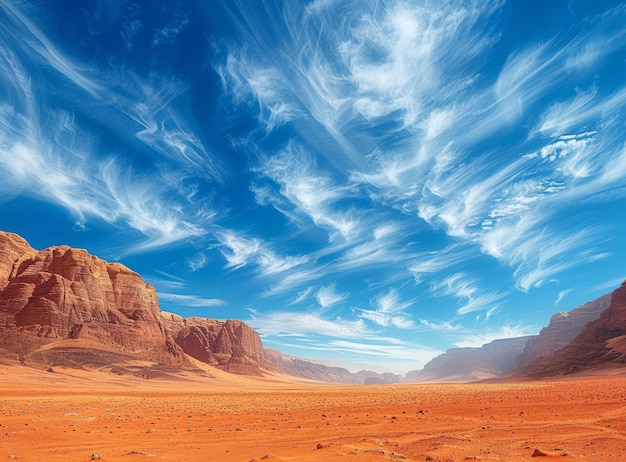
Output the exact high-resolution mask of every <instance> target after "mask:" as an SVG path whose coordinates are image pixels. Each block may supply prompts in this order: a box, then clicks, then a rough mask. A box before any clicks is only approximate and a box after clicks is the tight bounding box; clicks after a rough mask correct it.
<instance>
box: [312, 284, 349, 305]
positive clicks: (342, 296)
mask: <svg viewBox="0 0 626 462" xmlns="http://www.w3.org/2000/svg"><path fill="white" fill-rule="evenodd" d="M349 296H350V294H348V293H345V292H344V293H337V291H336V284H334V283H333V284H329V285H327V286H323V287H320V288H319V290H318V291H317V292H315V300H317V303H319V305H320V306H321V307H322V308H329V307H331V306H333V305H335V304H337V303H340V302H342V301H344V300H346V299H347V298H348V297H349Z"/></svg>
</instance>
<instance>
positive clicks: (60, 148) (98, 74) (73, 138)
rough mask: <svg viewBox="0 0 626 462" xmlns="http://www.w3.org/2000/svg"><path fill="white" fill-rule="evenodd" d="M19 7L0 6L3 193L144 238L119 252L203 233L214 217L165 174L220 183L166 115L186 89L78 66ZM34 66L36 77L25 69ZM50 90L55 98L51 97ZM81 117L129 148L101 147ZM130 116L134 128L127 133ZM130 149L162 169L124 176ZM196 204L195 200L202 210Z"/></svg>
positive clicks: (177, 118)
mask: <svg viewBox="0 0 626 462" xmlns="http://www.w3.org/2000/svg"><path fill="white" fill-rule="evenodd" d="M27 8H31V7H27V6H26V5H24V4H13V3H10V2H0V10H1V11H2V13H3V14H4V15H6V18H7V20H8V21H7V24H6V29H5V30H6V32H7V33H6V34H4V35H3V38H2V41H3V43H4V45H5V46H4V47H2V48H3V51H2V53H0V68H1V69H2V70H3V72H2V75H3V76H4V77H3V78H2V80H0V81H1V82H2V84H3V87H4V90H5V92H6V94H7V97H8V100H7V101H14V102H15V103H16V104H11V106H8V105H5V104H3V105H2V108H1V109H0V140H1V141H0V144H1V146H2V150H3V156H2V159H1V160H0V162H1V165H2V172H0V174H3V178H4V180H5V181H4V185H5V186H4V188H2V189H3V190H9V189H10V188H16V190H21V191H24V192H26V193H27V194H29V195H31V196H34V197H39V198H40V199H43V200H45V201H49V202H52V203H55V204H57V205H60V206H61V207H65V208H66V209H68V210H69V211H70V212H71V213H72V214H73V215H74V216H75V217H76V219H77V222H78V225H79V226H83V227H84V224H85V222H86V221H87V220H89V219H91V218H97V219H101V220H104V221H105V222H107V223H110V224H113V225H119V224H123V225H125V226H128V227H130V228H132V229H134V230H136V231H138V232H139V233H141V234H143V235H144V236H145V241H144V242H143V243H139V244H136V245H133V246H132V247H130V248H128V249H126V250H125V251H124V252H125V253H127V252H140V251H141V252H143V251H146V250H148V249H152V248H155V247H163V246H168V245H171V244H174V243H176V242H180V241H183V240H186V239H189V238H194V237H200V236H203V235H205V234H206V231H205V226H206V225H207V224H208V223H210V222H211V220H212V217H213V216H214V215H215V213H214V212H213V211H212V210H211V209H210V205H209V204H208V201H207V200H206V199H200V198H198V197H196V198H195V203H193V204H192V203H191V202H190V200H189V198H190V196H189V195H188V193H187V192H186V191H183V190H184V189H186V188H182V187H180V186H179V187H175V188H172V184H171V183H169V179H170V178H171V176H173V174H172V172H173V171H176V175H177V176H178V177H179V178H184V176H185V175H186V174H187V173H188V172H189V171H190V170H194V171H196V172H205V173H206V174H207V175H208V176H209V177H211V178H213V179H217V180H218V181H219V178H220V174H219V172H218V168H217V167H216V166H215V165H216V164H215V163H214V162H213V160H212V157H211V155H210V154H209V153H208V152H207V151H206V149H205V148H204V145H203V143H202V142H201V141H200V139H199V138H198V137H197V136H196V134H195V132H194V128H195V127H193V124H191V122H190V120H189V119H186V120H185V121H183V116H182V115H181V114H180V113H179V112H177V110H176V109H174V105H175V104H174V100H175V99H176V98H178V97H180V95H181V94H182V92H184V91H185V89H186V86H185V85H183V84H182V83H181V82H179V81H176V80H175V79H170V78H165V77H163V76H159V75H157V74H152V75H151V77H150V79H149V80H145V79H142V78H140V77H139V76H138V75H136V74H134V73H132V72H131V71H128V70H125V69H123V68H122V67H119V68H115V66H113V65H108V66H100V67H99V66H94V65H92V64H91V63H90V64H89V65H88V66H87V65H83V64H81V62H80V61H79V60H77V59H76V58H73V57H70V56H69V55H68V54H66V53H64V52H63V51H62V50H61V49H59V48H58V47H57V46H56V45H55V44H54V43H53V42H52V41H51V40H50V39H49V38H48V36H47V34H46V33H45V32H44V31H43V30H42V29H41V28H40V27H39V26H38V25H37V24H36V22H35V21H34V20H33V19H31V17H34V18H36V17H38V13H39V12H38V11H28V12H27ZM27 13H28V14H27ZM42 63H44V64H45V65H44V66H43V67H42ZM34 68H40V69H41V72H37V73H33V72H32V70H33V69H34ZM56 85H61V86H62V87H63V88H64V91H63V93H58V92H55V91H54V87H55V86H56ZM63 95H65V96H63ZM64 98H69V100H71V99H72V98H74V99H81V100H82V103H83V104H81V105H80V106H77V105H75V104H67V103H66V102H65V101H64ZM68 107H71V108H72V109H67V108H68ZM86 117H87V118H88V119H92V120H97V121H98V123H99V124H102V125H104V126H108V128H109V129H111V130H113V131H114V132H115V133H116V135H117V136H119V137H120V138H121V139H124V134H127V135H128V137H127V138H126V141H127V142H128V143H129V144H127V145H125V146H122V147H116V148H104V147H103V144H102V142H101V135H102V133H101V132H100V131H99V130H98V129H96V128H94V125H93V124H91V123H89V122H87V121H86ZM129 119H130V120H134V121H135V122H137V124H138V125H135V126H134V127H133V124H132V123H131V124H129V123H128V122H129ZM129 127H130V128H129ZM136 127H139V128H137V129H136V130H134V131H133V128H136ZM133 140H134V141H133ZM137 141H139V144H137ZM133 143H135V144H133ZM137 147H139V148H140V149H141V150H144V154H145V155H146V157H147V158H156V159H158V158H160V157H163V158H165V159H168V160H169V161H171V163H169V164H167V163H161V164H160V165H156V163H155V164H153V165H154V166H153V170H152V171H151V172H150V173H149V174H145V173H139V172H137V171H133V169H132V168H128V165H131V164H132V162H133V160H134V158H133V157H134V154H133V153H132V151H134V150H135V149H136V148H137ZM144 170H145V169H144ZM24 185H26V186H24ZM177 193H181V195H178V194H177ZM4 194H6V192H4ZM198 202H203V205H202V206H201V207H203V208H204V210H203V212H202V213H198V210H197V206H198V205H199V204H198ZM192 205H193V209H194V210H192Z"/></svg>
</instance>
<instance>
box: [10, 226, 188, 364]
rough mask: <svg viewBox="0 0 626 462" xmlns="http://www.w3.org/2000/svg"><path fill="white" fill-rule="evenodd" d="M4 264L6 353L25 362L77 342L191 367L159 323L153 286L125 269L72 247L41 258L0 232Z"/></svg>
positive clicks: (46, 252)
mask: <svg viewBox="0 0 626 462" xmlns="http://www.w3.org/2000/svg"><path fill="white" fill-rule="evenodd" d="M0 258H1V259H2V260H1V261H2V263H0V282H2V285H1V286H0V329H1V330H2V336H1V337H0V347H2V348H4V349H6V350H8V351H11V352H14V353H16V354H18V355H19V356H20V357H22V358H23V357H24V356H26V355H27V354H29V353H32V352H33V351H35V350H37V349H38V348H40V347H42V346H44V345H47V344H51V343H54V342H58V341H61V340H66V339H76V340H84V341H88V342H92V344H94V343H95V344H97V345H99V347H100V348H102V349H104V350H110V351H113V352H116V353H119V354H121V355H129V356H132V357H135V358H138V359H146V360H152V361H157V362H161V363H164V364H172V365H173V364H176V365H186V364H187V361H186V359H185V357H184V355H183V353H182V350H181V349H180V348H178V347H177V346H176V344H175V343H174V342H173V340H172V338H171V337H168V336H167V334H166V332H165V329H164V328H163V326H162V325H161V323H160V321H159V304H158V300H157V295H156V292H155V290H154V288H153V287H152V286H150V285H149V284H146V283H144V282H143V280H142V278H141V276H139V275H138V274H137V273H134V272H133V271H131V270H129V269H128V268H126V267H125V266H123V265H121V264H119V263H106V262H105V261H103V260H100V259H99V258H97V257H94V256H92V255H89V254H88V253H87V252H86V251H85V250H81V249H72V248H70V247H67V246H60V247H51V248H49V249H45V250H42V251H40V252H37V251H35V250H33V249H32V248H30V246H29V245H28V244H27V243H26V242H25V241H24V240H23V239H22V238H20V237H19V236H16V235H14V234H9V233H0ZM77 344H78V343H77Z"/></svg>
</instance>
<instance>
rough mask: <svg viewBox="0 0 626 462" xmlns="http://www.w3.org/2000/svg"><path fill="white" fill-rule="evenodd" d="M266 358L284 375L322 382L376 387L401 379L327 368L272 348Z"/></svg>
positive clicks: (266, 352)
mask: <svg viewBox="0 0 626 462" xmlns="http://www.w3.org/2000/svg"><path fill="white" fill-rule="evenodd" d="M265 357H266V358H267V359H268V360H269V361H271V362H272V363H273V364H275V365H276V367H277V368H278V370H279V371H280V372H282V373H283V374H287V375H291V376H294V377H301V378H304V379H309V380H316V381H321V382H331V383H342V384H354V385H374V384H390V383H398V382H399V381H400V379H401V376H400V375H398V374H392V373H383V374H380V373H378V372H372V371H360V372H350V371H349V370H348V369H345V368H343V367H334V366H327V365H325V364H320V363H315V362H313V361H307V360H305V359H301V358H296V357H294V356H288V355H284V354H282V353H281V352H280V351H278V350H274V349H271V348H266V349H265Z"/></svg>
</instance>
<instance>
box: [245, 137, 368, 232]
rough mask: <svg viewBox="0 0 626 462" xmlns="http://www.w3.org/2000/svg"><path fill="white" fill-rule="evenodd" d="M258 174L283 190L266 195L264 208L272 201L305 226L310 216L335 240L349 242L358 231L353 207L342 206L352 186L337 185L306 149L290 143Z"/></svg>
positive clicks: (260, 168)
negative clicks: (305, 220)
mask: <svg viewBox="0 0 626 462" xmlns="http://www.w3.org/2000/svg"><path fill="white" fill-rule="evenodd" d="M257 171H258V173H259V174H261V175H262V176H264V177H266V178H269V179H271V180H272V181H273V182H274V183H276V185H277V186H278V187H279V195H280V197H279V198H278V197H277V195H273V196H269V195H266V196H264V197H266V200H264V201H263V202H262V203H261V204H262V205H265V202H266V201H270V202H271V203H272V205H274V206H275V207H276V208H277V209H278V210H279V211H281V212H283V211H284V213H286V215H287V216H289V217H290V218H296V220H297V221H298V222H299V223H300V225H301V226H303V224H302V223H301V220H302V217H306V218H308V219H310V220H311V221H312V222H313V223H314V224H315V225H316V226H318V227H321V228H324V229H327V230H329V232H330V238H331V239H335V238H336V237H337V236H341V237H342V238H343V239H349V238H350V237H352V235H353V234H354V233H356V232H358V224H359V220H358V217H356V216H354V215H355V214H354V212H353V211H352V210H350V208H348V209H343V208H341V207H340V206H339V204H338V203H339V202H340V201H342V200H344V199H345V198H346V197H349V196H350V195H352V192H351V191H350V189H349V187H347V186H345V185H340V184H337V182H336V181H335V180H334V179H333V178H332V176H331V175H330V174H328V173H326V172H323V171H322V170H321V169H320V168H319V167H318V166H317V165H316V164H315V161H314V159H313V157H312V155H311V154H309V153H307V152H306V150H305V149H303V148H302V147H300V146H298V145H296V144H294V143H289V144H288V145H287V146H286V147H285V149H284V150H283V151H281V152H280V153H278V154H276V155H274V156H272V157H267V158H265V159H263V161H262V163H261V165H260V166H259V167H258V169H257ZM258 197H259V195H258V194H257V198H258Z"/></svg>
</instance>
